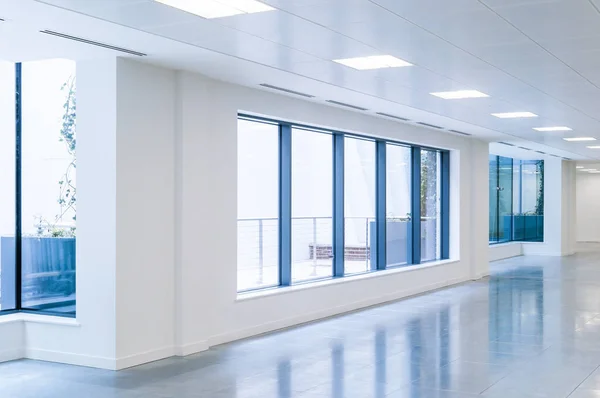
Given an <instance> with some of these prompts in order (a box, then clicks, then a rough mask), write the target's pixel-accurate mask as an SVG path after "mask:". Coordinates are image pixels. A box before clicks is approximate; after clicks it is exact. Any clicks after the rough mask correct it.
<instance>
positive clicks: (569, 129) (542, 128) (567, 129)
mask: <svg viewBox="0 0 600 398" xmlns="http://www.w3.org/2000/svg"><path fill="white" fill-rule="evenodd" d="M533 129H534V130H536V131H544V132H548V131H571V130H572V129H571V128H570V127H565V126H554V127H534V128H533Z"/></svg>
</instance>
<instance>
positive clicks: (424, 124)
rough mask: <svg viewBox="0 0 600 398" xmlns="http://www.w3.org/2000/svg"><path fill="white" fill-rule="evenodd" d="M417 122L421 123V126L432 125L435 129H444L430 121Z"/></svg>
mask: <svg viewBox="0 0 600 398" xmlns="http://www.w3.org/2000/svg"><path fill="white" fill-rule="evenodd" d="M417 124H420V125H421V126H426V127H431V128H433V129H442V128H443V127H440V126H436V125H435V124H429V123H424V122H417Z"/></svg>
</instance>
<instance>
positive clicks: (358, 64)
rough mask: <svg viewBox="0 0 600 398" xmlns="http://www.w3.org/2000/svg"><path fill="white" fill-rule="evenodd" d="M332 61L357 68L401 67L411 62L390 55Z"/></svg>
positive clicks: (409, 64)
mask: <svg viewBox="0 0 600 398" xmlns="http://www.w3.org/2000/svg"><path fill="white" fill-rule="evenodd" d="M333 62H337V63H338V64H342V65H346V66H349V67H350V68H354V69H358V70H369V69H382V68H401V67H404V66H412V64H411V63H409V62H406V61H405V60H403V59H400V58H396V57H394V56H392V55H371V56H369V57H357V58H345V59H334V60H333Z"/></svg>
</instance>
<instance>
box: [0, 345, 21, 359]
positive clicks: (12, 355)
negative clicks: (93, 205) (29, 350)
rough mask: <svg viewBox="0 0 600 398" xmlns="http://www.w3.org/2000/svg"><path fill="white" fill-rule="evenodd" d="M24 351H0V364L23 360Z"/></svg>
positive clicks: (16, 349) (17, 349)
mask: <svg viewBox="0 0 600 398" xmlns="http://www.w3.org/2000/svg"><path fill="white" fill-rule="evenodd" d="M24 356H25V355H24V350H23V349H22V348H11V349H9V350H4V351H0V362H8V361H14V360H16V359H21V358H23V357H24Z"/></svg>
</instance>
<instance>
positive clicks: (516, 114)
mask: <svg viewBox="0 0 600 398" xmlns="http://www.w3.org/2000/svg"><path fill="white" fill-rule="evenodd" d="M492 116H496V117H499V118H500V119H516V118H522V117H537V115H536V114H535V113H531V112H505V113H492Z"/></svg>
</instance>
